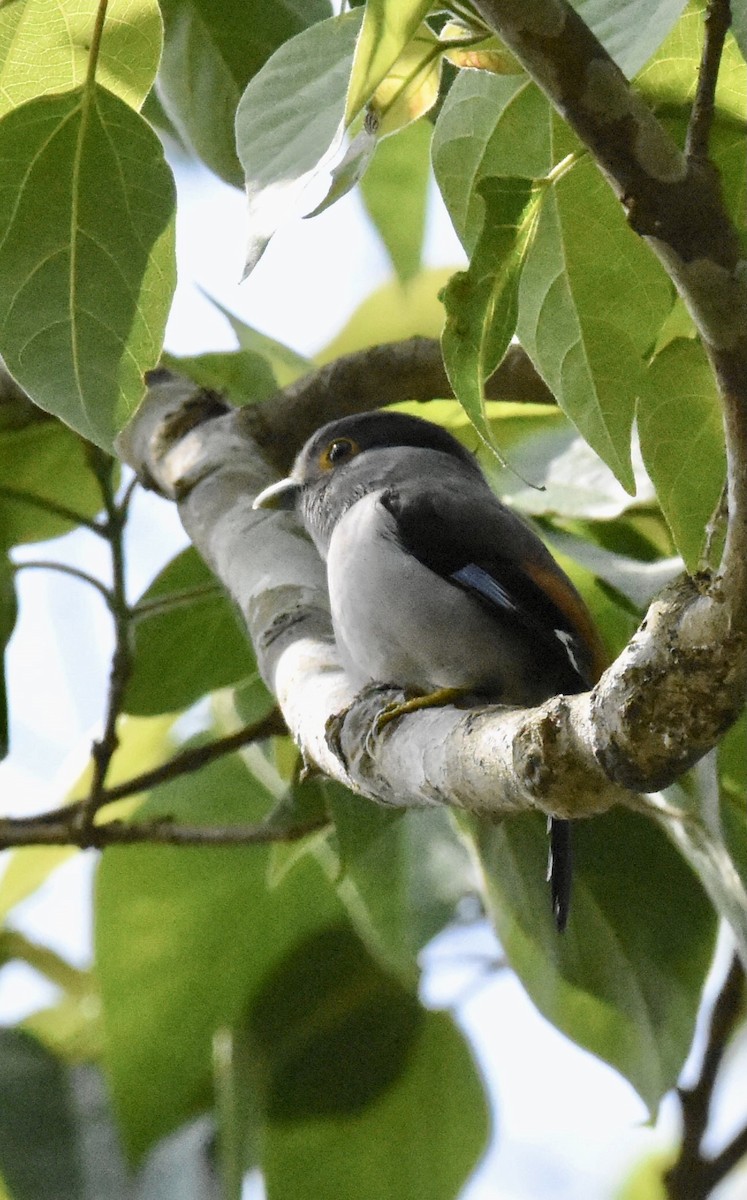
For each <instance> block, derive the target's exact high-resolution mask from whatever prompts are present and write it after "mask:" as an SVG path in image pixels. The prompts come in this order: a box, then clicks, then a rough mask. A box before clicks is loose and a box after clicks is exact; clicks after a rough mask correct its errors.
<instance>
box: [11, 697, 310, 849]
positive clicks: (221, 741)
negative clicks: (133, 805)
mask: <svg viewBox="0 0 747 1200" xmlns="http://www.w3.org/2000/svg"><path fill="white" fill-rule="evenodd" d="M287 732H288V730H287V728H286V725H285V722H284V720H283V718H282V717H281V715H280V713H279V712H278V710H277V709H276V708H274V709H273V710H272V712H271V713H268V714H267V716H266V717H263V718H262V720H261V721H256V722H255V723H254V724H253V725H246V726H244V728H243V729H239V730H237V731H236V733H229V734H227V735H226V736H225V737H222V738H217V739H216V740H215V741H213V742H208V743H207V744H206V745H204V746H190V747H189V749H187V750H181V751H179V753H178V754H175V755H174V756H173V758H170V759H169V760H168V761H167V762H165V763H161V764H160V766H157V767H153V769H152V770H150V771H143V772H142V773H141V774H140V775H133V776H132V777H131V778H130V779H125V780H124V781H123V782H122V783H118V784H116V785H115V786H114V787H110V788H103V789H102V791H101V793H100V797H99V800H100V802H99V808H104V807H105V806H106V805H107V804H113V803H114V802H115V801H116V800H124V799H126V798H127V797H128V796H137V795H139V793H140V792H147V791H150V790H151V789H152V788H154V787H157V786H158V785H159V784H162V783H168V782H170V781H171V780H174V779H179V778H180V777H181V776H182V775H189V774H191V773H192V772H194V771H200V770H201V769H202V768H203V767H206V766H207V765H208V763H211V762H215V761H216V760H217V759H219V758H223V757H225V755H226V754H233V753H234V752H235V751H236V750H240V749H241V748H242V746H248V745H250V744H251V743H252V742H259V741H261V740H262V739H263V738H267V737H273V736H274V735H280V734H285V733H287ZM87 803H88V798H87V797H84V798H82V799H80V800H74V801H73V802H72V803H71V804H68V805H66V806H65V807H64V808H54V809H50V811H49V812H43V813H38V814H37V815H36V816H33V817H16V818H14V819H13V820H12V821H7V822H6V826H5V827H6V828H9V827H12V828H13V829H18V830H19V831H22V830H23V829H29V828H33V827H36V826H42V825H60V824H62V823H64V822H66V821H68V822H69V821H71V820H72V819H73V818H75V817H76V816H77V815H78V814H79V813H81V812H82V811H83V810H84V809H85V807H86V805H87Z"/></svg>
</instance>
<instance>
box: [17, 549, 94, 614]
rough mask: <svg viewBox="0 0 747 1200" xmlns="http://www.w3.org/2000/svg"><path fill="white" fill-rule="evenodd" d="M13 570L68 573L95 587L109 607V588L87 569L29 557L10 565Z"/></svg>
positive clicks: (71, 576) (18, 572)
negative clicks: (83, 569)
mask: <svg viewBox="0 0 747 1200" xmlns="http://www.w3.org/2000/svg"><path fill="white" fill-rule="evenodd" d="M11 569H12V570H13V572H14V573H15V574H16V575H18V574H20V572H21V571H56V572H57V574H58V575H69V576H70V578H71V579H77V580H78V581H79V582H80V583H87V584H88V585H89V587H92V588H95V589H96V591H97V592H98V593H99V595H101V596H103V598H104V600H105V601H106V605H107V608H109V609H111V606H112V595H111V592H110V591H109V588H108V587H106V585H105V584H103V583H102V582H101V580H100V579H97V578H96V576H95V575H89V574H88V572H87V571H81V570H80V569H79V568H78V567H71V566H69V565H68V564H67V563H58V562H52V561H51V560H50V561H49V562H48V561H47V560H46V559H36V558H35V559H29V560H28V561H27V562H17V563H13V564H12V566H11Z"/></svg>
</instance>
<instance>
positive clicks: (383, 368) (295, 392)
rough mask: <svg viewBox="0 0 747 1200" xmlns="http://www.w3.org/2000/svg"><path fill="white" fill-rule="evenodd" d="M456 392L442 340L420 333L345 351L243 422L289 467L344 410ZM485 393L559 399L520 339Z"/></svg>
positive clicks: (271, 457) (248, 411) (273, 458)
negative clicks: (313, 436) (307, 443)
mask: <svg viewBox="0 0 747 1200" xmlns="http://www.w3.org/2000/svg"><path fill="white" fill-rule="evenodd" d="M453 395H454V391H453V389H452V386H451V384H450V383H449V380H448V378H447V375H446V370H445V368H444V363H443V356H442V354H441V344H440V342H439V341H438V340H437V339H436V338H428V337H412V338H408V339H407V340H405V341H403V342H388V343H385V344H383V345H380V346H370V347H368V348H367V349H365V350H358V351H356V352H355V353H353V354H345V355H343V356H342V357H341V358H338V359H336V360H335V361H334V362H331V363H328V364H327V365H326V366H324V367H320V368H319V370H318V371H312V372H311V373H310V374H309V375H304V376H303V377H302V378H301V379H298V380H297V381H296V382H295V383H292V384H291V385H290V387H287V388H286V389H285V390H284V391H283V392H279V393H278V394H277V395H275V396H270V397H269V398H268V399H267V400H263V401H262V402H261V403H259V404H253V405H250V406H248V407H247V408H245V409H244V410H243V415H242V417H241V422H242V424H245V425H246V429H247V432H248V433H249V434H250V435H251V437H252V438H253V439H254V441H255V442H256V444H257V445H258V446H259V447H260V449H261V450H262V453H263V454H264V456H265V458H267V460H268V461H269V462H271V463H272V464H273V466H275V467H277V469H278V471H281V472H285V471H287V470H288V468H289V467H290V465H291V463H292V462H293V459H294V457H295V455H296V453H297V451H298V450H300V449H301V446H303V444H304V442H305V441H306V439H307V438H308V437H309V436H310V435H311V434H312V433H313V432H314V430H315V429H318V428H319V426H320V425H323V424H324V423H325V422H326V421H331V420H333V419H334V418H335V417H339V416H341V415H342V413H343V411H344V412H345V413H353V412H367V411H368V410H369V409H371V408H383V407H384V406H385V405H387V404H398V403H401V402H402V401H404V400H416V401H421V402H423V403H425V402H426V401H428V400H438V399H447V398H452V397H453ZM485 395H486V397H487V399H488V400H513V401H518V402H520V403H533V404H555V402H556V401H555V397H554V396H553V394H552V392H551V391H550V389H549V388H548V386H547V384H546V383H545V382H544V380H543V379H542V378H541V377H540V376H539V375H538V374H537V371H536V370H535V368H534V366H533V365H532V363H531V361H530V359H529V357H528V355H527V354H526V351H525V350H523V349H522V347H521V346H518V345H513V346H510V347H509V349H508V352H507V353H506V355H505V357H504V359H503V361H502V362H501V363H500V364H499V366H498V367H497V368H496V370H495V371H494V372H493V374H492V375H491V377H490V379H489V380H488V381H487V383H486V385H485ZM343 397H344V400H343V399H342V398H343ZM343 406H344V407H343Z"/></svg>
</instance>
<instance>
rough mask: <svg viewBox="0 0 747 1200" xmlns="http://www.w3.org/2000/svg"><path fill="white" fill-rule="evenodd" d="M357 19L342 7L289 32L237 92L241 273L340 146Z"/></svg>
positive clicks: (291, 213) (301, 201) (300, 206)
mask: <svg viewBox="0 0 747 1200" xmlns="http://www.w3.org/2000/svg"><path fill="white" fill-rule="evenodd" d="M360 22H361V13H360V12H349V13H345V14H343V15H342V16H340V17H331V18H330V19H329V20H327V21H320V22H319V23H318V24H317V25H312V26H311V28H310V29H306V30H304V32H303V33H300V34H298V35H297V36H296V37H294V38H291V40H290V41H289V42H285V43H284V45H282V46H281V47H280V49H279V50H276V51H275V53H274V54H273V55H272V57H271V58H269V59H268V60H267V62H266V63H265V65H264V66H263V68H262V70H261V71H259V72H258V74H257V75H255V76H254V78H253V79H252V80H251V82H250V83H249V85H248V87H247V89H246V91H245V92H244V94H243V96H242V97H241V102H240V104H239V107H238V111H237V113H236V145H237V148H238V153H239V158H240V160H241V163H242V166H243V168H244V173H245V176H246V190H247V197H248V200H249V244H248V248H247V261H246V272H247V273H249V272H250V271H251V270H252V269H253V268H254V267H255V266H256V264H257V263H258V262H259V260H260V258H261V256H262V254H263V253H264V251H265V247H266V246H267V243H268V242H269V240H270V238H271V237H272V235H273V233H274V232H275V230H276V229H277V228H278V226H279V225H280V224H281V223H282V222H283V221H285V220H286V219H288V218H289V217H291V216H295V215H297V214H298V213H300V212H301V211H302V210H303V206H304V193H305V189H306V186H307V185H308V184H309V183H310V182H311V180H312V179H314V178H315V177H316V176H317V175H318V174H319V173H320V171H322V170H323V169H324V168H325V167H326V166H327V165H328V163H329V162H330V161H331V159H332V158H333V157H334V155H336V153H337V151H338V150H339V148H340V145H341V140H342V135H343V131H344V128H345V125H344V113H345V94H346V89H347V83H348V78H349V76H350V69H351V66H352V61H353V52H354V49H355V41H356V38H357V35H358V30H359V28H360Z"/></svg>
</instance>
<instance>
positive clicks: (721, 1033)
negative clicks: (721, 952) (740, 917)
mask: <svg viewBox="0 0 747 1200" xmlns="http://www.w3.org/2000/svg"><path fill="white" fill-rule="evenodd" d="M744 1000H745V977H744V969H743V967H742V965H741V963H740V961H739V959H738V958H737V956H736V955H735V956H734V958H733V959H732V962H731V965H730V967H729V970H728V972H727V975H726V978H725V979H724V982H723V984H722V986H721V990H720V992H719V994H718V996H717V997H716V1001H715V1003H714V1006H713V1012H712V1013H711V1022H710V1027H709V1029H708V1040H707V1042H706V1047H705V1051H704V1053H703V1061H702V1063H701V1067H700V1074H699V1076H698V1078H697V1080H696V1081H695V1083H694V1084H693V1086H692V1087H689V1088H678V1090H677V1094H678V1096H679V1101H680V1108H681V1110H682V1145H681V1147H680V1152H679V1156H678V1158H677V1161H676V1162H675V1164H674V1166H673V1167H671V1168H670V1170H669V1171H667V1173H666V1176H665V1179H664V1182H665V1185H666V1189H667V1196H668V1197H669V1200H706V1197H707V1196H708V1195H710V1193H711V1191H712V1189H713V1188H714V1187H715V1186H716V1184H717V1183H719V1182H720V1181H721V1180H722V1179H723V1178H724V1176H725V1175H726V1174H727V1173H728V1172H729V1171H730V1170H731V1169H732V1167H734V1166H735V1165H736V1163H737V1162H738V1161H739V1159H740V1158H741V1157H742V1154H743V1153H744V1152H745V1149H747V1146H745V1145H744V1141H745V1137H747V1130H744V1131H742V1132H741V1133H740V1134H739V1135H738V1137H737V1138H736V1139H735V1140H734V1141H733V1142H732V1143H730V1144H729V1146H727V1147H725V1148H724V1150H722V1151H721V1153H720V1154H719V1155H718V1156H716V1157H715V1158H707V1157H705V1156H704V1155H703V1150H702V1145H703V1138H704V1135H705V1132H706V1129H707V1127H708V1120H709V1117H710V1112H711V1103H712V1100H713V1093H714V1089H715V1087H716V1082H717V1079H718V1074H719V1070H720V1068H721V1064H722V1062H723V1059H724V1055H725V1053H726V1049H727V1046H728V1043H729V1039H730V1037H731V1035H732V1033H733V1031H734V1029H735V1027H736V1025H737V1023H738V1022H739V1020H740V1018H741V1017H742V1015H743V1012H744Z"/></svg>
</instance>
